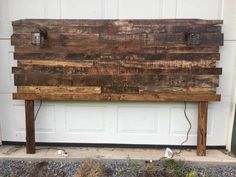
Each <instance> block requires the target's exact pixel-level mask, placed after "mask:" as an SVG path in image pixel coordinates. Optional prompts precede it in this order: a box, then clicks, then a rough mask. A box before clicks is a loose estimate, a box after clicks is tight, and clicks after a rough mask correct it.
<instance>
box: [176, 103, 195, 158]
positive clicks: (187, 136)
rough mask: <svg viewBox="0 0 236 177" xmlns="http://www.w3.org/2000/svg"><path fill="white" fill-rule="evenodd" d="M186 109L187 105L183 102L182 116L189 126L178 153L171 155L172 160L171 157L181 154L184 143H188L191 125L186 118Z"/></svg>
mask: <svg viewBox="0 0 236 177" xmlns="http://www.w3.org/2000/svg"><path fill="white" fill-rule="evenodd" d="M186 109H187V103H186V101H185V102H184V116H185V118H186V120H187V121H188V124H189V128H188V131H187V135H186V139H185V140H184V141H183V142H182V143H181V144H180V147H179V149H180V150H179V152H175V153H173V155H172V157H171V158H173V157H174V156H176V155H179V154H181V152H182V148H183V145H184V143H186V142H187V141H188V138H189V133H190V131H191V129H192V124H191V122H190V120H189V118H188V116H187V113H186Z"/></svg>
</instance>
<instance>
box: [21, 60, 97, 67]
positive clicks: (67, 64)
mask: <svg viewBox="0 0 236 177" xmlns="http://www.w3.org/2000/svg"><path fill="white" fill-rule="evenodd" d="M17 64H18V66H22V65H29V66H31V65H39V66H45V67H47V66H58V67H83V68H87V67H92V66H93V62H89V61H82V62H73V61H51V60H20V61H17Z"/></svg>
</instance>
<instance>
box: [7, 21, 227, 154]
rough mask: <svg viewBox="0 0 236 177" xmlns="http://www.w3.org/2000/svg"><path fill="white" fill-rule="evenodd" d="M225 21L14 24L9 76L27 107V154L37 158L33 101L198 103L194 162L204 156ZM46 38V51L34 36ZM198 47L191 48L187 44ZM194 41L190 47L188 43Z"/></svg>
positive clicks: (45, 22) (220, 72)
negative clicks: (33, 41)
mask: <svg viewBox="0 0 236 177" xmlns="http://www.w3.org/2000/svg"><path fill="white" fill-rule="evenodd" d="M222 23H223V21H222V20H201V19H160V20H55V19H51V20H48V19H26V20H17V21H14V22H12V25H13V35H12V36H11V44H12V45H14V46H15V53H14V58H15V59H16V60H17V67H13V68H12V72H13V74H14V82H15V85H16V86H17V92H16V93H13V99H23V100H26V128H27V152H28V153H34V151H35V139H34V121H33V119H34V115H33V114H34V112H33V103H34V101H33V100H79V101H181V102H182V101H195V102H199V118H198V142H197V144H198V147H197V154H198V155H201V156H202V155H205V152H206V121H207V105H208V101H220V95H219V94H217V93H216V87H218V86H219V75H221V74H222V69H221V68H218V67H217V62H218V60H219V59H220V54H219V46H221V45H223V34H222V31H221V26H220V25H221V24H222ZM37 27H42V28H44V29H46V30H47V38H46V39H45V44H44V45H43V46H40V47H37V46H33V45H32V44H31V32H32V31H34V29H35V28H37ZM192 34H195V36H199V42H198V41H197V42H196V41H195V42H191V36H192ZM192 41H193V39H192Z"/></svg>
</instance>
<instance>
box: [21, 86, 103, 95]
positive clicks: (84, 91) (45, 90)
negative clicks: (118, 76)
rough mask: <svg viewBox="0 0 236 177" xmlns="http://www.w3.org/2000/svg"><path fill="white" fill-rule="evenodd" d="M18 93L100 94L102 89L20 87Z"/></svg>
mask: <svg viewBox="0 0 236 177" xmlns="http://www.w3.org/2000/svg"><path fill="white" fill-rule="evenodd" d="M17 92H18V93H37V94H45V93H46V94H47V93H65V94H89V93H90V94H99V93H101V87H63V86H50V87H47V86H18V87H17Z"/></svg>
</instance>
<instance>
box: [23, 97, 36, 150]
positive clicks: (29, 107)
mask: <svg viewBox="0 0 236 177" xmlns="http://www.w3.org/2000/svg"><path fill="white" fill-rule="evenodd" d="M25 120H26V152H27V154H34V153H35V127H34V100H25Z"/></svg>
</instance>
